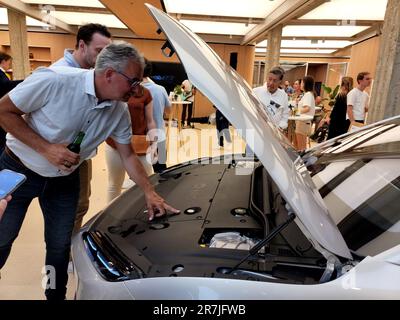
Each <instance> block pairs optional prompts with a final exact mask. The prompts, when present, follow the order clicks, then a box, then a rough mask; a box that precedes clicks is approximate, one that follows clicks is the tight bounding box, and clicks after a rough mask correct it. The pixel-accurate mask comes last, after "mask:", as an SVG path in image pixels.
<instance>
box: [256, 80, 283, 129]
mask: <svg viewBox="0 0 400 320" xmlns="http://www.w3.org/2000/svg"><path fill="white" fill-rule="evenodd" d="M253 92H254V93H255V95H256V96H257V97H258V99H260V101H261V102H262V104H263V106H264V110H265V111H266V112H267V113H268V114H269V115H270V117H271V118H272V120H273V122H274V123H275V124H276V125H277V126H279V127H280V128H282V129H286V128H287V126H288V117H289V107H288V95H287V94H286V92H285V91H283V90H282V89H279V88H278V89H277V90H276V91H275V92H274V93H271V92H269V90H268V88H267V87H266V86H265V85H264V86H262V87H257V88H254V89H253Z"/></svg>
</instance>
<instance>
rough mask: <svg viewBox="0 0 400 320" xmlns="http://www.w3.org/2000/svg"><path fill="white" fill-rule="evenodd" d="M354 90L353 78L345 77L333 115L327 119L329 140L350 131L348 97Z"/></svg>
mask: <svg viewBox="0 0 400 320" xmlns="http://www.w3.org/2000/svg"><path fill="white" fill-rule="evenodd" d="M352 89H353V78H351V77H343V78H342V81H341V84H340V90H339V92H338V94H337V96H336V99H335V104H334V106H333V108H332V111H331V114H330V116H329V118H327V119H326V122H327V123H328V124H329V131H328V140H329V139H332V138H334V137H337V136H340V135H341V134H344V133H346V132H347V130H348V129H349V121H348V120H347V119H346V112H347V95H348V93H349V92H350V91H351V90H352Z"/></svg>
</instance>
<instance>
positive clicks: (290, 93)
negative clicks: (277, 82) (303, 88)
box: [283, 80, 294, 98]
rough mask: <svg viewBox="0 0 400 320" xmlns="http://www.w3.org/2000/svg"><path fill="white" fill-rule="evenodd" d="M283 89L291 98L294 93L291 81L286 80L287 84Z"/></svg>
mask: <svg viewBox="0 0 400 320" xmlns="http://www.w3.org/2000/svg"><path fill="white" fill-rule="evenodd" d="M283 90H284V91H285V92H286V94H287V95H288V97H289V98H290V97H291V96H292V94H293V93H294V89H293V87H292V86H291V85H290V81H288V80H286V81H285V85H284V86H283Z"/></svg>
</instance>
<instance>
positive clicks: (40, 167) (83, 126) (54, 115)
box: [7, 67, 132, 177]
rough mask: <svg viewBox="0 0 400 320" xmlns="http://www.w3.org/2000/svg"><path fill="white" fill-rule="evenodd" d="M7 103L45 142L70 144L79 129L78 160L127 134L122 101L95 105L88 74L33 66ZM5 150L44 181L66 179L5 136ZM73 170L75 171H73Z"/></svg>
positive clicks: (91, 76)
mask: <svg viewBox="0 0 400 320" xmlns="http://www.w3.org/2000/svg"><path fill="white" fill-rule="evenodd" d="M9 96H10V99H11V101H12V102H13V103H14V104H15V105H16V107H17V108H18V109H20V110H21V111H22V112H24V113H25V115H24V119H25V121H26V123H27V124H28V126H30V127H31V128H32V129H33V130H34V131H35V132H37V133H38V134H39V135H40V136H41V137H43V138H44V139H46V140H47V141H49V142H50V143H65V144H69V143H71V142H72V141H73V140H74V138H75V137H76V136H77V134H78V132H79V131H83V132H85V137H84V138H83V142H82V144H81V152H80V156H81V157H80V158H81V162H82V161H83V160H84V159H87V158H88V157H89V156H90V154H91V153H92V152H94V150H95V149H96V148H97V146H98V145H100V144H101V143H102V142H103V141H104V140H105V139H106V138H107V137H109V136H111V137H112V138H113V139H114V140H115V141H117V142H118V143H121V144H130V138H131V135H132V130H131V123H130V115H129V112H128V108H127V105H126V103H124V102H120V101H110V100H108V101H103V102H101V103H99V101H98V100H97V98H96V93H95V87H94V70H83V69H78V68H71V67H50V68H38V69H36V71H35V72H33V74H32V75H31V76H29V77H28V78H26V79H25V81H24V82H23V83H21V84H20V85H19V86H17V87H16V88H15V89H13V90H12V91H11V92H10V93H9ZM7 146H8V147H9V148H10V149H11V150H12V151H13V152H14V153H15V154H16V155H17V156H18V157H19V158H20V160H21V161H22V163H23V164H24V165H25V166H26V167H28V168H29V169H31V170H32V171H34V172H36V173H37V174H39V175H41V176H45V177H56V176H63V175H68V174H69V173H68V172H64V171H60V170H59V169H58V168H57V167H55V166H53V165H52V164H51V163H50V162H48V161H47V159H46V158H44V157H43V156H42V155H40V154H39V153H37V152H36V151H34V150H33V149H32V148H30V147H28V146H27V145H25V144H24V143H22V142H21V141H19V140H18V139H16V138H15V137H14V136H13V135H11V134H10V133H9V134H7ZM77 167H78V165H77V166H75V168H77Z"/></svg>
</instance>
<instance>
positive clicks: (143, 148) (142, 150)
mask: <svg viewBox="0 0 400 320" xmlns="http://www.w3.org/2000/svg"><path fill="white" fill-rule="evenodd" d="M146 137H147V136H146V135H145V134H140V135H139V134H134V135H133V136H132V138H131V145H132V148H133V150H135V152H136V154H137V155H138V156H144V155H146V153H147V150H148V148H149V147H150V141H148V140H146Z"/></svg>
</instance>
